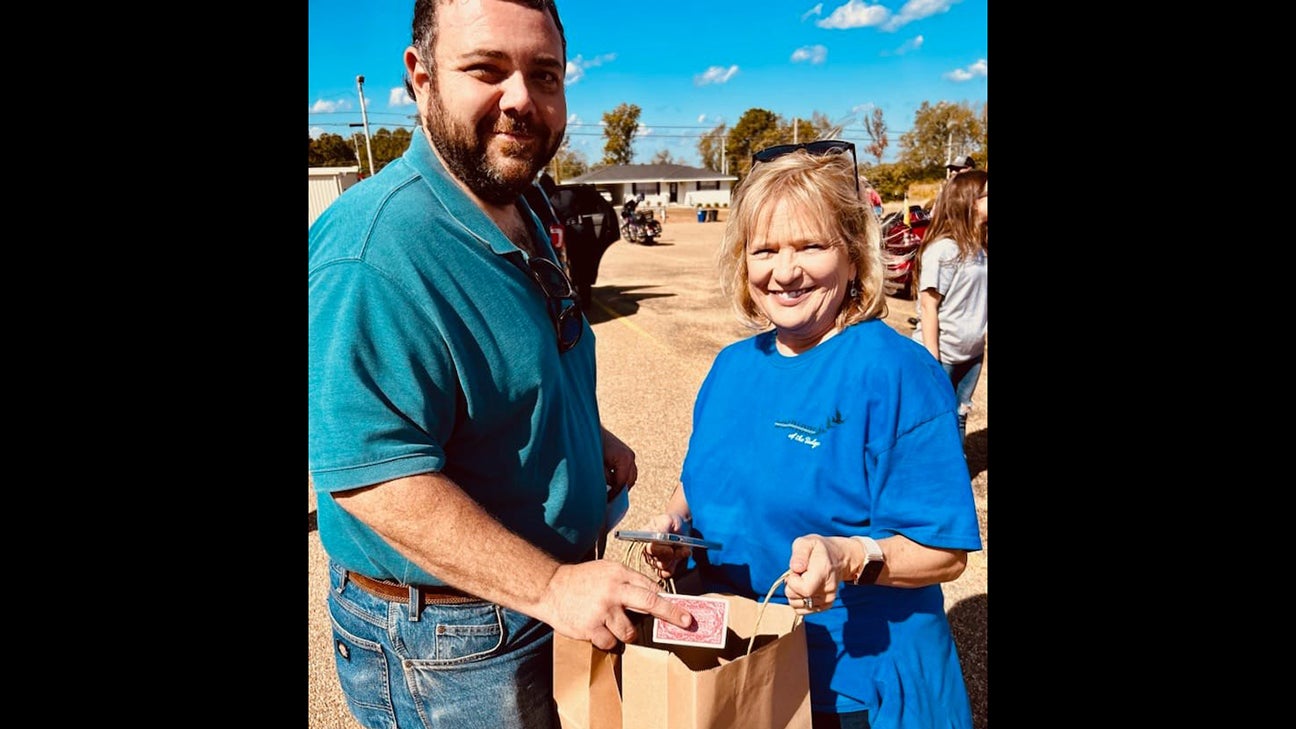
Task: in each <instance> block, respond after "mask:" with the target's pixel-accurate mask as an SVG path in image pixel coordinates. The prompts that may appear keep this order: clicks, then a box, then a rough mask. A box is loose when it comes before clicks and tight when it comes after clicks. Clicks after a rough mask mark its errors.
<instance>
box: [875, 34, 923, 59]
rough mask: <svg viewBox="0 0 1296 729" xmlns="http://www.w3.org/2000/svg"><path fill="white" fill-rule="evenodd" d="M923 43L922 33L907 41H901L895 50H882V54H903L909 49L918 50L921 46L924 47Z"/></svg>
mask: <svg viewBox="0 0 1296 729" xmlns="http://www.w3.org/2000/svg"><path fill="white" fill-rule="evenodd" d="M922 44H923V37H922V36H920V35H916V36H914V37H912V38H910V39H909V40H907V41H905V42H904V43H901V44H900V46H899V47H897V48H896V49H895V50H893V51H882V55H883V56H903V55H904V54H906V53H908V52H909V51H916V50H918V49H919V48H922Z"/></svg>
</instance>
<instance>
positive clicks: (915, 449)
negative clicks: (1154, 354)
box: [644, 141, 981, 729]
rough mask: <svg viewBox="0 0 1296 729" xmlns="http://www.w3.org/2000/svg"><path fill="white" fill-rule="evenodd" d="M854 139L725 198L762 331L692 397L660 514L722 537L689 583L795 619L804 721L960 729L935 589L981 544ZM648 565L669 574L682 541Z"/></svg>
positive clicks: (951, 401) (734, 248)
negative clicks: (888, 288)
mask: <svg viewBox="0 0 1296 729" xmlns="http://www.w3.org/2000/svg"><path fill="white" fill-rule="evenodd" d="M848 150H849V151H851V152H852V156H853V152H854V149H853V145H851V144H850V143H849V142H837V141H819V142H812V143H809V144H801V145H783V146H780V147H778V148H772V149H770V150H763V151H762V152H758V153H757V154H756V155H754V157H753V163H752V171H751V173H750V174H749V175H748V177H747V179H746V180H745V181H744V182H743V185H742V187H741V188H740V189H739V191H738V195H737V197H736V199H735V201H734V204H733V207H732V209H731V215H730V218H729V222H728V223H727V225H726V228H725V233H724V240H723V243H722V251H721V259H722V264H721V267H722V280H723V281H724V284H725V289H726V293H727V294H728V296H729V298H730V300H731V302H732V303H733V305H734V307H735V308H736V310H737V312H738V313H739V315H740V317H741V318H742V319H743V320H744V321H745V322H746V323H748V324H749V325H751V326H752V328H753V329H754V330H758V331H759V333H756V334H754V335H753V336H751V337H749V338H746V339H743V340H740V341H738V342H735V343H733V344H731V345H729V346H727V347H725V348H724V349H723V350H722V351H721V352H720V353H719V354H718V355H717V356H716V359H715V362H714V363H713V364H712V366H711V370H710V371H709V373H708V374H707V377H706V379H705V381H704V382H703V383H702V386H701V389H700V390H699V392H698V395H697V400H696V402H695V405H694V411H693V430H692V434H691V435H690V439H689V446H688V453H687V455H686V456H685V459H684V466H683V471H682V474H681V477H680V480H681V485H680V487H679V488H677V489H676V490H675V492H674V493H673V494H672V496H671V498H670V500H669V501H668V503H667V506H666V510H665V513H663V514H660V515H658V516H656V517H653V518H652V519H651V520H650V527H651V528H652V529H654V530H660V531H674V532H685V533H690V532H691V533H696V534H700V535H701V536H705V537H707V538H708V539H713V540H717V541H719V542H721V543H722V544H723V545H724V546H723V548H722V549H718V550H707V551H706V552H702V551H698V552H697V553H696V554H695V555H694V557H695V559H696V560H697V572H698V577H700V579H701V584H700V585H699V587H700V591H701V592H721V593H733V594H738V595H744V596H747V597H749V598H753V599H758V600H759V599H762V598H763V597H764V595H765V594H766V593H767V592H768V591H769V589H770V586H771V585H774V584H775V583H777V581H778V579H779V577H780V576H781V575H783V574H784V573H785V572H788V573H789V576H788V577H787V580H786V584H785V586H784V589H783V596H781V597H775V598H773V599H774V600H777V601H784V600H786V602H787V604H789V605H790V606H792V607H793V608H794V609H795V610H796V612H797V613H798V614H800V615H802V616H804V620H805V623H806V640H807V645H808V648H809V656H810V699H811V710H812V713H813V717H814V719H813V721H814V727H815V729H822V728H825V727H849V728H851V729H858V728H860V727H873V728H874V729H878V728H881V727H904V728H906V729H919V728H922V729H925V728H927V727H941V728H942V729H945V728H947V727H956V728H964V729H970V728H971V726H972V716H971V708H970V705H969V701H968V696H967V690H966V687H965V686H964V682H963V674H962V671H961V669H960V667H959V660H958V653H957V651H956V650H955V646H954V641H953V639H952V636H951V634H950V628H949V622H948V621H947V619H946V616H945V607H944V595H943V593H942V591H941V587H940V583H942V582H949V581H951V580H954V579H956V578H957V577H958V576H959V575H960V574H962V572H963V570H964V568H965V567H966V565H967V552H969V551H975V550H979V549H981V537H980V532H979V529H978V524H977V515H976V507H975V504H974V502H973V496H972V486H971V481H970V478H969V475H968V469H967V465H966V462H965V461H964V458H963V449H962V446H961V444H960V441H959V432H958V423H957V409H958V407H957V402H956V400H955V397H954V391H953V388H952V387H951V386H950V381H949V378H948V377H947V376H946V375H945V372H944V371H943V370H942V369H941V367H940V364H939V363H938V362H937V361H936V360H934V359H933V358H932V357H931V356H930V355H929V354H928V353H927V352H926V351H925V350H924V349H923V347H922V345H920V344H919V343H917V342H915V341H913V340H911V339H909V338H908V337H906V336H904V335H901V334H900V333H898V332H896V331H895V330H894V329H892V328H891V327H890V326H889V325H888V324H887V323H886V322H885V321H884V320H883V317H884V316H885V314H886V298H885V295H884V293H883V276H884V271H885V266H884V265H883V263H882V260H881V256H882V255H883V254H882V252H881V247H880V245H879V238H880V231H879V227H878V221H877V217H876V216H875V215H873V214H872V210H871V209H870V207H869V202H868V201H867V199H861V197H862V196H861V195H860V194H859V192H858V189H857V188H856V182H857V180H856V179H855V178H856V173H855V166H854V165H853V164H852V157H848V156H846V155H845V154H844V152H845V151H848ZM644 554H645V558H646V559H647V561H648V563H649V564H650V565H652V566H653V567H654V568H655V569H656V570H658V571H659V574H660V575H661V576H663V577H666V576H671V575H673V574H674V572H675V571H676V570H675V568H676V566H677V564H679V563H680V560H682V559H685V558H686V557H687V556H688V555H689V552H688V550H686V549H671V548H670V547H661V546H654V547H652V548H651V549H650V550H646V551H645V553H644Z"/></svg>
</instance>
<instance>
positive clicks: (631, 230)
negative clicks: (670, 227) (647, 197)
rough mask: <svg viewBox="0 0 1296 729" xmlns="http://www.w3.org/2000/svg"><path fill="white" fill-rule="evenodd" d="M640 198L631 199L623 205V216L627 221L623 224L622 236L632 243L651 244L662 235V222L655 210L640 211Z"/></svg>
mask: <svg viewBox="0 0 1296 729" xmlns="http://www.w3.org/2000/svg"><path fill="white" fill-rule="evenodd" d="M638 206H639V201H638V200H631V201H629V202H627V203H626V204H625V205H623V206H622V207H621V218H622V219H623V220H624V221H625V223H624V224H623V225H622V226H621V237H622V238H625V239H626V240H627V241H629V242H631V243H638V244H640V245H645V246H650V245H652V244H653V243H655V242H656V239H657V238H660V237H661V233H662V224H661V222H660V221H659V220H657V217H656V216H655V215H653V211H651V210H645V211H643V212H640V211H638V210H637V209H636V208H637V207H638Z"/></svg>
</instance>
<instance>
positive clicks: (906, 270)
mask: <svg viewBox="0 0 1296 729" xmlns="http://www.w3.org/2000/svg"><path fill="white" fill-rule="evenodd" d="M930 224H931V216H930V213H929V212H928V211H926V210H924V209H923V207H922V206H921V205H910V206H909V224H908V225H905V221H904V213H903V211H896V212H894V213H891V214H890V215H887V216H886V217H884V218H882V250H884V251H886V252H887V253H889V254H891V259H892V260H891V261H889V262H888V263H887V281H888V282H889V284H890V285H889V286H888V287H887V288H888V290H889V291H891V295H892V296H898V297H900V298H904V299H912V298H914V294H913V290H912V289H913V287H912V286H910V283H911V279H912V278H913V269H914V258H915V257H916V256H917V254H918V245H919V244H920V243H922V238H923V234H924V233H926V232H927V226H928V225H930Z"/></svg>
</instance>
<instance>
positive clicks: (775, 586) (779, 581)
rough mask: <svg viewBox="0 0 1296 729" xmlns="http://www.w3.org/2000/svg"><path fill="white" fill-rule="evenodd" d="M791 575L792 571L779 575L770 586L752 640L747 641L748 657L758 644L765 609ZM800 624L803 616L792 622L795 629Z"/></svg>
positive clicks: (753, 629)
mask: <svg viewBox="0 0 1296 729" xmlns="http://www.w3.org/2000/svg"><path fill="white" fill-rule="evenodd" d="M791 575H792V570H788V571H787V572H784V573H783V574H781V575H779V578H778V579H777V580H774V584H772V585H770V589H769V592H767V593H765V599H764V600H762V601H761V607H760V612H758V613H756V624H755V625H753V626H752V634H751V638H750V639H748V641H747V655H749V656H750V655H751V652H752V646H754V645H755V644H756V633H757V630H758V629H759V628H760V621H761V618H762V617H763V616H764V615H765V608H766V606H768V605H769V601H770V598H771V597H773V596H774V591H775V590H777V589H778V586H779V585H781V584H783V583H784V582H786V581H787V578H788V577H790V576H791ZM799 622H801V616H800V615H797V616H796V617H795V618H794V619H793V621H792V627H794V628H795V627H796V625H797V623H799Z"/></svg>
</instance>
